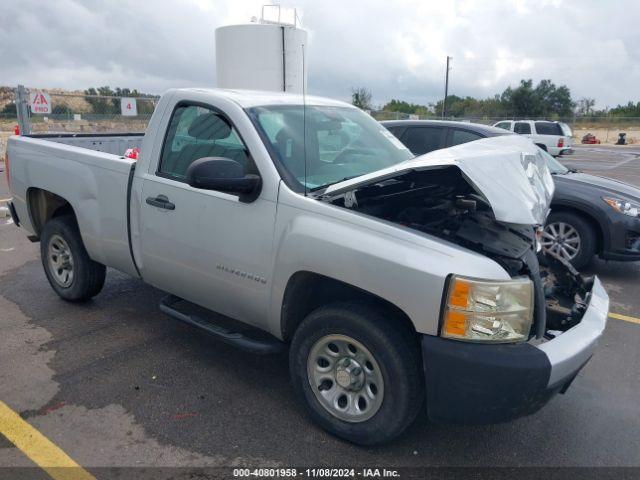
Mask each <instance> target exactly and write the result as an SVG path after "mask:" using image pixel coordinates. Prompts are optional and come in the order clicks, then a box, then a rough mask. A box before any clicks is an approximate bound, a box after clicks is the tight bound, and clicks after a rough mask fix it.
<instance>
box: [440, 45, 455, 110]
mask: <svg viewBox="0 0 640 480" xmlns="http://www.w3.org/2000/svg"><path fill="white" fill-rule="evenodd" d="M451 60H453V57H450V56H449V55H447V73H446V75H445V80H444V102H442V118H444V117H445V116H446V115H447V96H448V95H449V70H450V69H451V67H449V62H450V61H451Z"/></svg>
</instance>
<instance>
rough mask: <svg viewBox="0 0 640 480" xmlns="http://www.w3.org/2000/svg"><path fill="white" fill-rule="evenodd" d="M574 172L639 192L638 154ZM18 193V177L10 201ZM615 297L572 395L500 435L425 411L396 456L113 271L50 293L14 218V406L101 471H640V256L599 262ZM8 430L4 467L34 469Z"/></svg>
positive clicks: (9, 238) (3, 280)
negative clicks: (65, 297) (84, 297)
mask: <svg viewBox="0 0 640 480" xmlns="http://www.w3.org/2000/svg"><path fill="white" fill-rule="evenodd" d="M561 160H562V161H563V163H565V164H566V165H567V166H570V167H575V168H579V169H583V170H585V171H588V172H590V173H595V174H599V175H604V176H609V177H612V178H616V179H620V180H623V181H626V182H628V183H632V184H635V185H637V186H640V147H639V148H633V147H623V148H616V147H605V146H593V147H578V148H577V149H576V153H575V154H574V155H573V156H571V157H568V158H567V157H565V158H562V159H561ZM6 195H7V188H6V184H5V183H4V176H2V183H1V184H0V198H4V197H5V196H6ZM591 271H592V272H593V273H596V274H598V275H599V276H600V277H601V279H602V280H603V282H604V284H605V286H606V288H607V290H608V292H609V295H610V297H611V311H612V312H615V313H617V314H621V315H624V316H626V317H628V320H620V319H610V320H609V323H608V326H607V329H606V332H605V336H604V339H603V341H602V343H601V345H600V347H599V351H598V352H597V354H596V355H595V357H594V358H593V359H592V361H591V362H590V363H589V364H588V366H587V367H586V368H585V369H584V370H583V371H582V372H581V373H580V375H579V376H578V378H577V379H576V381H575V382H574V383H573V385H572V387H571V388H570V389H569V391H568V392H567V393H566V394H565V395H561V396H558V397H557V398H555V399H553V400H552V401H551V403H550V404H549V405H548V406H547V407H546V408H544V409H543V410H542V411H540V412H539V413H537V414H535V415H532V416H530V417H527V418H523V419H519V420H517V421H514V422H511V423H507V424H500V425H491V426H482V427H478V426H475V427H468V426H442V425H434V424H430V423H429V422H428V421H427V420H426V418H425V417H424V416H421V417H419V419H418V421H417V422H416V423H415V424H414V425H413V426H412V427H411V428H410V429H409V430H408V432H407V433H406V434H404V435H403V436H402V437H400V438H399V439H397V440H396V441H394V442H393V443H392V444H390V445H387V446H384V447H375V448H362V447H357V446H354V445H351V444H348V443H345V442H343V441H341V440H338V439H336V438H334V437H332V436H331V435H329V434H327V433H325V432H324V431H322V430H320V429H319V428H318V427H317V426H315V425H314V424H313V423H312V422H311V421H310V420H309V419H308V418H307V417H306V415H305V413H304V411H303V409H302V407H301V406H300V405H298V403H297V402H296V401H295V399H294V396H293V390H292V388H291V386H290V385H289V377H288V368H287V356H286V354H282V355H275V356H266V357H259V356H252V355H249V354H245V353H243V352H240V351H238V350H235V349H234V348H232V347H230V346H227V345H224V344H222V343H219V342H217V341H216V340H214V339H212V338H209V337H207V336H206V335H204V334H202V333H201V332H199V331H195V330H193V329H191V328H190V327H188V326H185V325H182V324H179V323H177V322H175V321H174V320H171V319H170V318H169V317H167V316H166V315H164V314H162V313H160V312H159V310H158V308H157V304H158V302H159V300H160V299H161V297H162V296H163V293H162V292H160V291H158V290H156V289H154V288H152V287H149V286H147V285H145V284H143V283H142V282H141V281H138V280H135V279H133V278H130V277H128V276H126V275H123V274H120V273H118V272H116V271H113V270H111V271H110V272H109V274H108V276H107V284H106V286H105V289H104V290H103V292H102V293H101V294H100V295H99V296H98V297H96V298H95V299H94V301H92V302H89V303H87V304H82V305H71V304H67V303H65V302H63V301H62V300H60V299H59V298H58V297H57V296H56V295H55V294H54V292H53V290H52V289H51V288H50V287H49V284H48V283H47V281H46V279H45V276H44V273H43V271H42V267H41V264H40V261H39V244H32V243H30V242H29V241H28V240H27V239H26V237H25V235H24V233H23V232H22V231H21V230H19V229H17V228H15V227H14V226H13V225H11V224H8V223H7V222H6V220H5V219H2V218H0V400H1V401H2V402H4V403H6V404H7V405H8V406H10V407H11V409H13V410H14V411H16V412H19V413H20V415H21V417H22V418H23V419H25V420H26V421H27V422H28V423H29V424H30V425H32V426H33V427H35V428H36V429H37V430H38V431H39V432H41V433H42V434H43V435H44V436H45V437H47V438H48V439H49V440H51V441H52V442H53V443H55V444H56V445H57V446H58V447H59V448H61V449H62V450H63V451H64V452H66V454H68V455H69V457H71V458H72V459H73V460H75V461H76V462H77V463H78V464H80V465H82V466H83V467H85V468H87V469H88V470H89V471H91V469H92V468H96V467H102V466H104V467H111V466H220V465H223V466H262V467H265V466H322V465H328V466H379V467H385V466H389V467H400V466H403V467H408V466H640V448H638V445H640V401H639V400H638V399H639V398H640V348H639V347H638V345H640V323H636V322H634V321H633V319H634V318H635V319H637V318H638V317H640V295H639V294H640V287H639V280H640V263H616V262H604V261H599V260H597V261H596V262H595V263H594V264H593V266H592V267H591ZM637 322H640V321H637ZM33 465H34V464H33V463H32V462H31V460H29V459H28V457H26V456H25V455H24V454H23V453H22V452H21V451H20V450H18V449H17V448H15V447H14V446H13V445H12V444H11V443H10V442H8V441H7V440H5V439H4V438H3V437H2V436H0V466H33Z"/></svg>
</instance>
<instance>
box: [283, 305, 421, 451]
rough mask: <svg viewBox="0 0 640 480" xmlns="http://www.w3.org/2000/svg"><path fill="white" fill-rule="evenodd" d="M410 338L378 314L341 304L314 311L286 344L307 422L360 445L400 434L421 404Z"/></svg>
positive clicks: (384, 314) (418, 370)
mask: <svg viewBox="0 0 640 480" xmlns="http://www.w3.org/2000/svg"><path fill="white" fill-rule="evenodd" d="M420 358H421V356H420V353H419V346H418V342H417V339H416V337H415V333H413V332H410V331H409V330H408V329H407V328H406V327H405V326H404V324H403V323H402V322H401V321H400V319H399V318H397V317H394V316H393V315H390V314H389V313H388V312H386V311H385V310H384V309H376V308H373V307H372V306H369V305H363V304H358V303H339V304H334V305H330V306H327V307H322V308H319V309H318V310H315V311H314V312H312V313H311V314H309V316H308V317H307V318H306V319H305V320H304V321H303V322H302V324H301V325H300V327H299V328H298V329H297V331H296V333H295V335H294V338H293V342H292V344H291V349H290V354H289V361H290V370H291V377H292V381H293V385H294V388H295V390H296V393H297V394H298V396H299V398H301V399H302V400H303V402H304V403H305V404H306V406H307V407H308V410H309V412H310V414H311V416H312V418H313V419H314V420H315V421H316V422H317V423H318V424H320V426H322V427H323V428H324V429H326V430H328V431H329V432H331V433H333V434H335V435H337V436H339V437H342V438H344V439H346V440H349V441H351V442H354V443H358V444H362V445H373V444H380V443H385V442H388V441H389V440H391V439H392V438H394V437H395V436H397V435H399V434H400V433H402V432H403V431H404V430H405V429H406V428H407V426H408V425H410V424H411V423H412V422H413V420H414V419H415V417H416V415H417V414H418V412H419V409H420V407H421V406H422V401H423V396H424V386H423V385H424V380H423V374H422V368H421V360H420Z"/></svg>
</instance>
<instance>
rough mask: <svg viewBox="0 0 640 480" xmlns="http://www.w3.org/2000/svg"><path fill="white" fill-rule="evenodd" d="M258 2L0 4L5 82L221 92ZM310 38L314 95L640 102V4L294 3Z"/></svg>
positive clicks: (633, 0) (503, 0) (498, 0)
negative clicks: (231, 42) (227, 62)
mask: <svg viewBox="0 0 640 480" xmlns="http://www.w3.org/2000/svg"><path fill="white" fill-rule="evenodd" d="M263 3H265V2H264V1H253V0H246V1H243V0H179V1H177V0H145V1H140V0H55V1H47V0H41V1H38V0H21V1H10V0H2V6H1V7H0V12H1V14H0V85H11V86H13V85H16V84H18V83H22V84H24V85H26V86H31V87H40V88H52V87H62V88H70V89H84V88H87V87H89V86H99V85H109V86H112V87H115V86H120V87H129V88H137V89H138V90H140V91H144V92H149V93H161V92H162V91H163V90H164V89H166V88H170V87H180V86H215V53H214V52H215V45H214V29H215V28H216V27H218V26H220V25H227V24H231V23H245V22H247V21H249V19H250V18H251V17H252V16H259V15H260V9H261V5H262V4H263ZM282 4H283V5H285V6H295V7H297V8H298V10H299V12H300V13H299V14H300V16H301V17H302V23H303V26H304V28H306V29H307V30H308V32H309V38H310V40H309V47H308V71H309V92H310V93H314V94H318V95H326V96H331V97H335V98H339V99H348V98H349V96H350V92H351V88H352V87H356V86H364V87H367V88H369V89H370V90H371V91H372V92H373V97H374V102H375V103H376V104H381V103H384V102H385V101H387V100H389V99H391V98H401V99H404V100H408V101H412V102H417V103H428V102H435V101H437V100H438V99H439V98H441V97H442V95H443V83H444V70H445V67H444V63H445V58H446V56H447V55H451V56H452V57H453V63H452V65H453V68H452V70H451V83H450V92H451V93H454V94H457V95H461V96H464V95H472V96H480V97H485V96H489V95H493V94H494V93H499V92H501V91H502V90H503V89H504V88H505V87H506V86H508V85H510V84H511V85H515V84H517V83H518V81H519V80H520V79H521V78H533V79H534V81H535V82H537V81H538V80H540V79H542V78H551V79H552V80H553V81H554V82H555V83H556V84H566V85H568V86H569V87H570V89H571V92H572V94H573V96H574V98H580V97H584V96H587V97H593V98H595V99H596V101H597V104H596V105H597V106H598V107H605V106H614V105H616V104H618V103H626V102H627V101H628V100H633V101H640V48H639V46H640V28H639V27H638V19H639V18H640V2H639V1H638V0H610V1H602V0H495V1H494V0H460V1H453V0H452V1H447V0H397V1H393V0H386V1H382V0H349V1H344V0H336V1H334V0H325V1H318V0H316V1H311V0H291V2H282Z"/></svg>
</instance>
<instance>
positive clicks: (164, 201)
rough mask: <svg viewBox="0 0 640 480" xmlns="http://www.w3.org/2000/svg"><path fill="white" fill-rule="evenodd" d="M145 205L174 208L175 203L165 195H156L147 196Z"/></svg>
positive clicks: (166, 208)
mask: <svg viewBox="0 0 640 480" xmlns="http://www.w3.org/2000/svg"><path fill="white" fill-rule="evenodd" d="M146 202H147V205H151V206H153V207H158V208H164V209H165V210H175V209H176V206H175V204H173V203H171V202H170V201H169V199H168V198H167V196H166V195H158V196H157V197H147V200H146Z"/></svg>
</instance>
